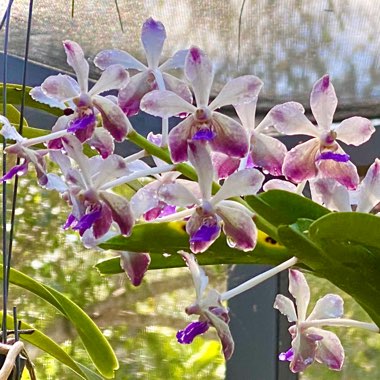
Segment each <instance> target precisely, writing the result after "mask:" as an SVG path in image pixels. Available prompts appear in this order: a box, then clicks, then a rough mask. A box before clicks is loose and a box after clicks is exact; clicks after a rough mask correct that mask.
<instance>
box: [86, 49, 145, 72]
mask: <svg viewBox="0 0 380 380" xmlns="http://www.w3.org/2000/svg"><path fill="white" fill-rule="evenodd" d="M94 63H95V65H96V66H97V67H99V68H100V69H102V70H105V69H106V68H107V67H109V66H111V65H115V64H120V65H122V66H123V67H124V68H125V69H135V70H139V71H144V70H146V69H147V67H146V66H145V65H144V64H142V63H141V62H140V61H138V60H137V59H136V58H134V57H133V56H131V55H130V54H128V53H127V52H125V51H122V50H117V49H114V50H103V51H101V52H100V53H98V54H97V55H96V57H95V58H94Z"/></svg>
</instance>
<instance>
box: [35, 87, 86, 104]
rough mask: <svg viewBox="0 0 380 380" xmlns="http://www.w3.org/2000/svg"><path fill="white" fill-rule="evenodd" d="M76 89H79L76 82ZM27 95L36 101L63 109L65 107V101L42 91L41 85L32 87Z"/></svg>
mask: <svg viewBox="0 0 380 380" xmlns="http://www.w3.org/2000/svg"><path fill="white" fill-rule="evenodd" d="M77 87H78V91H79V86H78V84H77ZM29 95H30V96H31V97H32V99H34V100H36V101H37V102H40V103H43V104H47V105H48V106H50V107H53V108H60V109H62V110H64V109H65V108H66V105H65V103H63V102H60V101H58V100H56V99H54V98H51V97H50V96H47V95H46V94H45V93H44V92H43V91H42V87H41V86H38V87H34V88H32V89H31V90H30V91H29Z"/></svg>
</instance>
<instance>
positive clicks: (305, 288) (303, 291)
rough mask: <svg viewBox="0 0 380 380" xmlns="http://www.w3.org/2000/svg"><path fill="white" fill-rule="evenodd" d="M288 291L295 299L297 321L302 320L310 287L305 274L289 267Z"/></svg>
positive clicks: (304, 316)
mask: <svg viewBox="0 0 380 380" xmlns="http://www.w3.org/2000/svg"><path fill="white" fill-rule="evenodd" d="M289 292H290V294H291V295H292V296H293V297H294V298H295V299H296V305H297V315H298V320H299V321H304V320H305V318H306V311H307V307H308V305H309V301H310V288H309V285H308V284H307V281H306V278H305V276H304V275H303V274H302V273H301V272H300V271H298V270H295V269H289Z"/></svg>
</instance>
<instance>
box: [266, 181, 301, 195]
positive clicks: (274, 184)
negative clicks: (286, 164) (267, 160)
mask: <svg viewBox="0 0 380 380" xmlns="http://www.w3.org/2000/svg"><path fill="white" fill-rule="evenodd" d="M263 190H264V191H269V190H284V191H289V192H291V193H295V192H297V186H296V185H295V184H294V183H291V182H289V181H284V180H282V179H271V180H269V181H268V182H266V183H265V184H264V186H263Z"/></svg>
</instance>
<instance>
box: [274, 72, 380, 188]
mask: <svg viewBox="0 0 380 380" xmlns="http://www.w3.org/2000/svg"><path fill="white" fill-rule="evenodd" d="M337 103H338V101H337V97H336V94H335V90H334V87H333V85H332V83H331V82H330V78H329V76H328V75H325V76H323V77H322V78H320V79H319V80H318V81H317V82H316V83H315V84H314V87H313V90H312V92H311V97H310V106H311V110H312V112H313V115H314V117H315V119H316V121H317V123H318V125H317V126H315V125H313V124H312V123H311V122H310V121H309V120H308V119H307V118H306V116H305V115H304V113H303V111H301V109H302V106H301V105H299V107H298V108H297V107H294V103H284V104H281V105H278V106H275V107H274V108H273V109H272V112H271V116H272V121H273V123H274V126H275V128H277V130H278V131H280V132H282V133H285V134H288V135H296V134H305V135H309V136H312V137H313V138H312V139H310V140H308V141H306V142H304V143H302V144H299V145H297V146H296V147H294V148H293V149H291V150H290V151H289V152H288V153H287V155H286V157H285V160H284V165H283V168H282V171H283V173H284V175H285V176H286V177H287V178H288V179H290V180H291V181H293V182H296V183H299V182H302V181H304V180H306V179H310V178H314V177H316V176H317V174H318V173H319V175H320V176H323V177H325V178H333V179H336V180H337V181H338V182H339V183H341V184H342V185H344V186H346V187H347V188H348V189H350V190H353V189H355V188H356V187H357V185H358V183H359V176H358V173H357V170H356V167H355V165H354V164H353V163H352V162H351V161H350V157H349V156H348V155H347V154H346V153H345V152H344V151H343V149H342V148H341V146H340V145H339V144H338V143H337V142H336V140H340V141H342V142H344V143H346V144H351V145H355V146H358V145H361V144H363V143H364V142H366V141H368V140H369V138H370V137H371V135H372V133H374V131H375V129H374V127H373V126H372V124H371V121H370V120H368V119H365V118H363V117H358V116H355V117H351V118H349V119H346V120H344V121H343V122H341V123H340V124H339V125H338V126H337V127H334V126H333V125H332V121H333V116H334V112H335V109H336V106H337Z"/></svg>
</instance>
